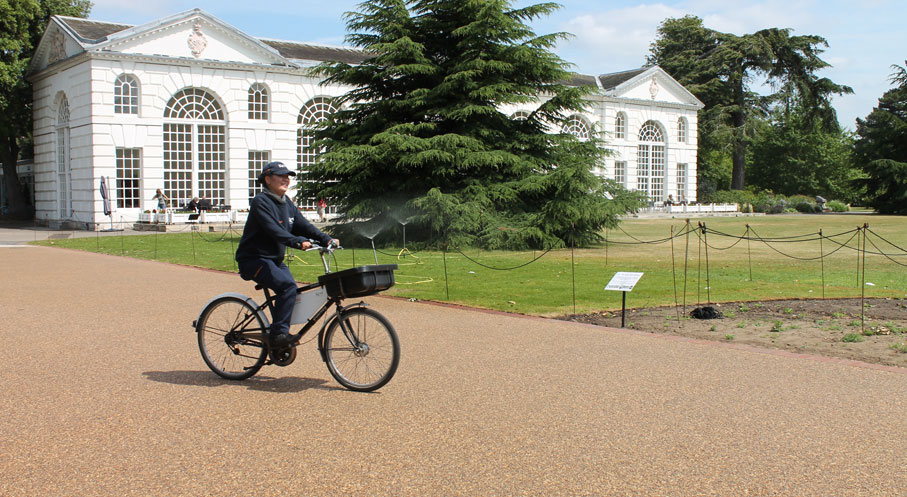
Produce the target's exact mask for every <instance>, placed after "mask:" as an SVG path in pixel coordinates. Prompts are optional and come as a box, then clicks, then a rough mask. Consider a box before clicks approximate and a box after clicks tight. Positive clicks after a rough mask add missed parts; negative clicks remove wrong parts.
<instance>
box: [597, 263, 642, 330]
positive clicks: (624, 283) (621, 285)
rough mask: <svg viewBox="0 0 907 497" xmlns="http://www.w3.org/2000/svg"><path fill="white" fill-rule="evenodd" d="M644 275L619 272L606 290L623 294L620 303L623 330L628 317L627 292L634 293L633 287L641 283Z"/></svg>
mask: <svg viewBox="0 0 907 497" xmlns="http://www.w3.org/2000/svg"><path fill="white" fill-rule="evenodd" d="M643 274H644V273H630V272H617V273H614V277H612V278H611V281H609V282H608V285H607V286H606V287H605V290H613V291H616V292H623V295H622V297H621V303H620V327H621V328H623V327H624V324H625V323H626V316H627V292H630V291H633V287H635V286H636V284H637V283H638V282H639V279H640V278H642V275H643Z"/></svg>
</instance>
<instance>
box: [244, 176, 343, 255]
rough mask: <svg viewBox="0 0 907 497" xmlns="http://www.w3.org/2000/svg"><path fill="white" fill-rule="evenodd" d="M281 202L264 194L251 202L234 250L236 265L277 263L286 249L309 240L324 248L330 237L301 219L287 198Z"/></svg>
mask: <svg viewBox="0 0 907 497" xmlns="http://www.w3.org/2000/svg"><path fill="white" fill-rule="evenodd" d="M284 200H285V201H286V202H284V203H280V202H278V201H277V200H275V199H274V198H273V197H271V196H270V195H268V194H267V193H265V192H260V193H259V194H258V195H256V196H255V198H253V199H252V202H251V207H250V209H249V218H248V219H247V220H246V227H245V228H244V229H243V233H242V238H241V239H240V240H239V247H237V248H236V261H237V262H243V261H248V260H254V259H272V260H273V261H274V262H275V263H277V264H280V263H281V262H283V256H284V253H285V252H286V247H287V246H289V247H293V248H297V249H298V248H300V247H302V242H305V241H308V240H309V239H313V240H315V241H317V242H319V243H321V245H322V246H325V247H326V246H327V244H328V243H330V242H331V236H330V235H327V234H325V233H322V232H321V230H319V229H318V228H316V227H315V226H313V225H312V223H310V222H309V221H308V220H307V219H306V218H305V217H303V215H302V214H300V213H299V209H297V208H296V205H295V204H294V203H293V201H292V200H290V198H289V197H287V196H284Z"/></svg>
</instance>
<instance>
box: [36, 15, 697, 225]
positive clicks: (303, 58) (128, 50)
mask: <svg viewBox="0 0 907 497" xmlns="http://www.w3.org/2000/svg"><path fill="white" fill-rule="evenodd" d="M362 59H363V55H362V53H361V52H359V51H356V50H352V49H347V48H341V47H330V46H320V45H312V44H306V43H300V42H290V41H280V40H271V39H262V38H254V37H251V36H249V35H247V34H245V33H243V32H242V31H240V30H239V29H237V28H236V27H234V26H231V25H229V24H226V23H224V22H222V21H220V20H219V19H217V18H216V17H214V16H212V15H210V14H208V13H206V12H204V11H201V10H198V9H195V10H191V11H188V12H183V13H180V14H175V15H172V16H170V17H166V18H163V19H159V20H156V21H153V22H150V23H148V24H144V25H141V26H130V25H124V24H115V23H108V22H99V21H93V20H89V19H79V18H70V17H53V18H52V19H51V22H50V25H49V26H48V27H47V30H46V32H45V34H44V37H43V38H42V40H41V42H40V44H39V46H38V49H37V51H36V54H35V56H34V58H33V60H32V65H31V67H30V71H29V76H28V77H29V80H30V81H31V82H32V83H33V85H34V121H35V127H34V141H35V159H34V188H35V209H36V218H37V220H38V221H45V222H47V223H49V224H54V223H61V222H70V223H72V224H75V225H77V226H84V227H86V228H93V227H96V226H98V225H99V224H101V223H105V222H107V221H108V220H110V219H112V218H115V219H116V220H117V221H126V222H132V221H135V220H137V219H139V217H140V214H141V213H143V212H145V211H150V210H152V209H155V208H156V207H157V200H154V199H153V197H154V195H155V192H156V191H157V189H161V190H162V191H163V192H164V194H165V195H167V196H168V197H169V199H170V206H171V207H178V206H179V205H181V204H183V203H185V202H187V201H188V200H189V199H191V198H192V197H196V196H197V197H201V196H204V197H207V198H209V199H210V200H211V201H212V202H213V203H214V204H215V205H228V206H230V208H231V209H233V210H241V209H245V208H247V207H248V204H249V199H250V198H251V197H252V196H254V194H255V190H256V186H255V183H254V178H255V176H256V174H257V171H259V170H260V169H261V166H262V165H263V164H265V163H267V162H269V161H271V160H281V161H284V162H286V163H288V164H295V165H296V166H297V167H298V168H300V169H305V168H306V166H307V165H309V164H311V163H312V162H313V161H314V160H315V157H316V154H317V152H316V151H315V150H313V149H312V148H311V147H309V144H308V143H307V140H306V137H305V136H303V133H302V130H303V129H304V128H305V127H306V126H309V125H311V124H312V123H315V122H317V121H319V120H321V119H324V118H325V116H326V115H327V114H328V113H330V112H331V111H332V108H331V104H330V98H331V97H334V96H338V95H342V94H343V93H345V92H346V91H347V90H349V88H346V87H342V86H322V85H320V84H319V82H320V80H319V79H318V78H316V77H313V76H312V75H311V74H310V68H311V67H312V66H314V65H315V64H317V63H319V62H321V61H324V60H340V61H344V62H349V63H356V62H359V61H361V60H362ZM572 84H576V85H594V86H595V87H596V88H597V92H596V93H595V94H594V95H593V96H592V97H590V99H589V108H588V109H587V111H586V112H584V113H583V114H581V115H576V116H574V117H573V118H572V119H571V124H570V126H569V131H571V132H573V133H576V134H577V135H579V136H588V134H589V133H591V132H593V130H598V131H603V132H604V133H605V137H606V139H607V141H608V143H609V148H611V149H612V150H613V152H614V153H613V154H612V156H611V157H609V158H608V159H607V161H606V162H605V163H604V164H602V165H601V170H600V172H601V174H603V175H606V176H607V177H609V178H613V179H615V180H617V181H619V182H620V183H622V184H623V185H625V186H626V187H628V188H630V189H636V190H641V191H644V192H646V194H647V195H648V196H649V198H650V199H651V200H652V201H653V202H661V201H663V200H664V199H665V198H667V196H668V195H669V194H670V195H673V197H674V198H675V199H677V200H680V199H685V200H688V201H693V200H695V195H696V183H695V180H696V139H697V137H696V129H697V120H696V116H697V111H698V110H699V109H700V108H701V107H702V104H701V103H700V102H699V101H698V100H697V99H696V97H694V96H693V95H692V94H691V93H690V92H688V91H687V90H686V89H684V88H683V87H682V86H681V85H680V84H678V83H677V82H676V81H675V80H674V79H673V78H671V76H669V75H668V74H667V73H665V72H664V71H663V70H661V69H660V68H658V67H650V68H642V69H636V70H632V71H626V72H621V73H615V74H606V75H602V76H583V75H577V76H576V77H575V78H574V80H573V82H572ZM501 110H502V112H506V113H509V114H510V115H513V116H514V117H515V118H519V117H520V116H521V114H522V113H524V112H529V111H531V110H533V109H531V108H516V107H514V108H505V109H501ZM102 178H104V179H105V182H107V184H108V188H109V192H110V199H111V207H112V210H113V214H112V218H108V217H107V216H106V215H105V214H104V202H103V199H102V195H101V190H100V184H101V179H102ZM300 208H302V209H305V210H313V209H314V205H311V204H309V205H306V204H302V205H300Z"/></svg>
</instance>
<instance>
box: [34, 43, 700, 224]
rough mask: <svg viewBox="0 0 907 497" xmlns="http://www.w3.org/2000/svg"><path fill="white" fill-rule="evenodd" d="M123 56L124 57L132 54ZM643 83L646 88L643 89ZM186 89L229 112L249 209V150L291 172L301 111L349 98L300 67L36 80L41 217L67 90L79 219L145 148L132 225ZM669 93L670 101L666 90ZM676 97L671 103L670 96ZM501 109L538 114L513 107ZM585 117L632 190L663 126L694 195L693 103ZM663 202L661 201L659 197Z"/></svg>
mask: <svg viewBox="0 0 907 497" xmlns="http://www.w3.org/2000/svg"><path fill="white" fill-rule="evenodd" d="M124 59H125V58H124ZM123 73H128V74H131V75H133V76H135V77H136V78H137V79H138V81H139V85H140V86H139V88H140V97H139V105H140V110H139V114H138V115H130V114H114V107H113V99H114V90H113V85H114V81H115V80H116V78H117V76H119V75H120V74H123ZM253 83H264V84H266V85H267V86H268V88H269V90H270V119H268V120H267V121H259V120H250V119H249V118H248V103H247V102H248V100H247V96H248V89H249V87H250V86H251V85H252V84H253ZM641 86H645V85H641ZM187 87H196V88H203V89H205V90H207V91H208V92H210V93H211V94H212V95H213V96H214V97H215V98H216V99H217V100H218V101H219V102H220V103H221V104H222V106H223V108H224V110H225V115H226V126H227V144H228V146H227V150H228V157H227V186H226V187H227V192H226V195H227V198H228V203H229V204H230V205H231V206H232V207H233V208H234V209H242V208H247V207H248V179H247V178H248V151H249V150H269V151H271V160H280V161H283V162H285V163H287V164H288V165H291V166H292V167H295V164H296V132H297V128H298V125H297V117H298V115H299V111H300V109H301V108H302V106H303V105H305V103H306V102H308V101H310V100H311V99H312V98H314V97H318V96H337V95H341V94H343V93H344V92H345V90H346V89H345V88H342V87H338V86H331V87H321V86H319V85H317V81H316V80H315V79H313V78H310V77H308V76H306V75H305V74H304V73H303V72H302V71H299V72H297V73H290V72H287V71H281V70H268V69H267V68H264V67H261V66H252V65H247V66H236V67H234V68H222V67H210V64H209V65H208V67H206V64H205V63H204V61H179V62H176V63H174V64H173V65H168V64H162V63H159V62H150V61H137V60H110V59H107V58H90V59H89V58H86V59H84V62H82V63H80V64H78V65H77V66H75V67H72V68H69V69H66V70H64V71H61V72H59V73H58V74H54V75H51V76H49V77H46V78H43V79H39V80H38V81H36V82H35V183H36V184H35V196H36V209H37V218H38V219H39V220H45V219H47V220H54V219H57V218H58V217H59V216H58V208H57V194H56V184H57V178H56V150H55V124H56V116H57V114H56V112H57V109H56V107H54V98H55V97H56V95H57V94H58V92H60V91H65V92H66V96H67V98H68V99H69V103H70V113H71V118H70V123H71V142H72V152H71V154H72V169H73V181H72V184H73V208H74V211H75V214H74V216H73V219H74V220H77V221H83V222H91V223H106V222H108V221H109V218H108V217H106V216H104V215H103V208H102V200H101V196H100V192H99V185H100V177H101V176H107V177H109V178H110V180H111V182H112V184H111V185H110V188H111V190H113V191H114V194H115V193H116V192H115V188H114V186H115V180H116V148H117V147H128V148H141V149H142V182H141V207H140V208H134V209H117V208H116V202H115V199H114V201H113V206H114V209H115V214H114V220H115V221H119V220H121V219H122V220H124V221H127V222H131V221H134V220H136V219H137V218H138V215H139V213H140V212H141V211H142V210H146V209H153V208H155V207H156V201H153V200H152V199H151V197H152V196H153V195H154V192H155V190H156V189H157V188H161V187H162V186H163V144H162V138H163V136H162V135H163V132H162V118H163V113H164V109H165V107H166V105H167V103H168V101H169V100H170V98H171V97H172V96H173V95H174V94H175V93H176V92H178V91H179V90H181V89H183V88H187ZM660 96H661V97H669V96H670V94H669V93H668V92H667V90H666V89H665V88H661V89H660ZM672 98H673V97H672ZM511 107H512V108H503V109H502V111H503V112H507V113H512V112H515V111H517V110H532V108H531V106H520V107H516V106H511ZM617 112H624V113H625V114H626V115H627V118H628V121H627V135H626V138H625V139H616V138H615V137H614V121H615V117H616V115H617ZM582 115H583V117H584V118H585V119H586V120H587V121H588V122H589V123H592V124H595V125H597V126H598V127H599V128H600V129H601V130H603V131H604V132H605V133H606V139H607V141H608V143H609V148H610V149H612V150H613V151H614V155H613V156H612V157H609V158H607V159H606V161H605V163H604V164H603V165H602V166H603V167H602V168H601V170H600V173H601V174H604V175H605V176H606V177H609V178H613V177H614V162H615V161H616V160H624V161H626V162H627V165H628V170H627V186H628V187H629V188H630V189H634V188H635V186H636V146H637V142H638V139H637V137H638V133H639V128H640V127H641V126H642V125H643V123H645V122H646V121H648V120H653V121H656V122H658V123H660V125H661V126H662V128H663V129H664V131H665V134H666V138H667V152H668V153H667V157H666V181H665V188H666V193H675V192H676V186H675V185H676V177H675V174H676V165H677V164H678V163H686V164H687V184H688V188H687V195H686V198H687V199H688V200H694V199H695V191H696V183H695V180H696V138H697V137H696V111H695V110H694V109H691V108H690V107H689V106H683V105H677V104H670V103H669V104H667V105H665V104H664V103H663V102H658V101H655V102H650V101H645V100H637V99H614V98H594V99H593V100H592V101H591V105H590V108H589V109H588V110H587V111H586V112H584V113H583V114H582ZM680 116H685V117H686V119H687V124H688V129H687V134H688V140H687V143H678V142H677V140H676V138H677V119H678V117H680ZM659 200H660V199H659Z"/></svg>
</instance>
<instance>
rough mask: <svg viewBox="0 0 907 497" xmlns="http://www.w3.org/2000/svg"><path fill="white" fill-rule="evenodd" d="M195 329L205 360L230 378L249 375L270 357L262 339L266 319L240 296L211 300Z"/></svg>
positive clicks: (213, 368) (247, 376)
mask: <svg viewBox="0 0 907 497" xmlns="http://www.w3.org/2000/svg"><path fill="white" fill-rule="evenodd" d="M195 332H196V334H197V335H198V349H199V351H200V352H201V354H202V359H204V361H205V364H207V365H208V367H209V368H211V371H214V372H215V373H217V375H218V376H221V377H223V378H226V379H228V380H244V379H246V378H249V377H250V376H252V375H254V374H255V373H257V372H258V370H259V369H261V367H262V366H263V365H264V363H265V359H267V357H268V348H267V346H266V345H265V343H264V342H263V341H262V335H263V334H264V333H266V332H267V330H266V329H265V323H264V321H263V320H262V319H261V316H260V315H259V314H258V313H257V312H255V307H254V306H252V305H251V304H250V303H249V302H248V301H246V300H243V299H241V298H239V297H233V296H227V297H222V298H219V299H217V300H214V301H213V302H211V303H210V304H208V305H207V306H206V307H205V309H204V310H203V311H202V314H201V317H200V318H199V319H198V323H197V324H196V327H195Z"/></svg>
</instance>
